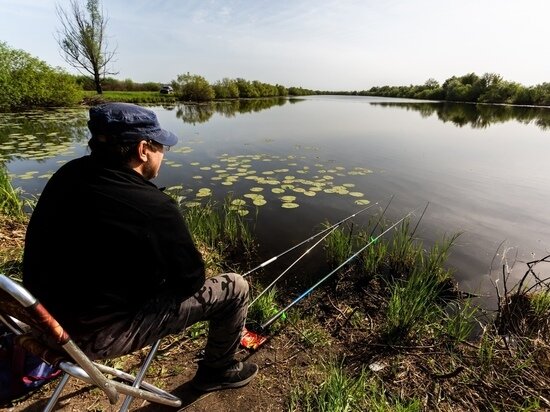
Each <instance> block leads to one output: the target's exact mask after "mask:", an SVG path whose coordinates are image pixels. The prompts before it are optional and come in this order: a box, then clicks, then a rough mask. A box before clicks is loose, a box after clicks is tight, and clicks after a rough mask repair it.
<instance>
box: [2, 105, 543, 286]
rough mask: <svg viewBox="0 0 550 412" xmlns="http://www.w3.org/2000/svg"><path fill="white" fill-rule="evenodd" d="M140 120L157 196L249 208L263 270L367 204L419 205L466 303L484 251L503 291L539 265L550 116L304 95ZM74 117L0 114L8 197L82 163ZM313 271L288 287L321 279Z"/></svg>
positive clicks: (482, 275) (483, 282) (427, 237)
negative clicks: (173, 140)
mask: <svg viewBox="0 0 550 412" xmlns="http://www.w3.org/2000/svg"><path fill="white" fill-rule="evenodd" d="M153 109H154V110H155V111H156V112H157V114H158V116H159V119H160V121H161V124H162V125H163V127H165V128H167V129H169V130H172V131H174V132H175V133H176V134H177V135H178V136H179V137H180V142H179V144H178V145H177V146H176V147H175V148H173V150H171V151H170V152H169V153H167V154H166V156H165V164H164V165H163V168H162V170H161V175H160V176H159V177H158V178H157V179H156V183H157V184H158V185H159V186H167V187H168V188H172V190H177V191H178V193H180V194H181V196H182V198H183V197H184V199H183V202H191V203H190V205H192V204H193V203H194V202H197V201H205V199H208V198H210V196H209V194H211V196H212V197H213V198H216V199H222V198H224V197H225V196H226V195H227V194H228V193H231V194H232V196H233V198H235V199H240V200H241V201H242V202H241V203H243V202H244V206H242V207H243V210H248V211H250V213H249V215H248V216H252V217H253V216H254V215H255V213H256V212H255V211H256V209H257V210H258V213H259V214H258V220H257V223H256V233H257V237H258V240H259V242H260V245H261V253H262V254H263V255H264V256H265V258H269V257H271V256H274V255H276V254H279V253H280V252H282V251H283V250H285V249H286V248H288V247H290V246H292V245H293V244H295V243H296V242H298V241H299V240H302V239H304V238H306V237H308V236H310V235H312V234H313V233H315V231H317V230H319V228H320V226H319V225H320V223H321V222H323V221H325V220H327V219H328V220H329V221H331V222H336V221H338V220H340V219H341V218H343V217H345V216H347V215H350V214H351V213H353V212H355V211H357V210H359V209H361V208H364V207H365V206H362V204H364V203H366V202H367V201H370V202H372V203H374V202H380V207H374V208H373V209H372V212H373V213H372V214H375V212H376V211H379V210H380V209H381V208H383V207H385V205H386V204H387V202H388V200H389V199H390V198H391V197H392V196H394V199H393V201H392V203H391V204H390V207H389V208H388V211H387V212H386V217H387V218H389V219H392V220H397V219H399V218H400V217H402V216H403V215H405V214H406V213H407V212H409V211H410V210H412V209H414V208H418V207H419V208H420V210H419V212H418V213H416V216H417V217H419V216H420V214H421V210H422V208H423V207H424V206H425V205H426V204H427V203H428V202H429V207H428V209H427V212H426V214H425V216H424V218H423V219H422V222H421V224H420V226H419V228H418V230H417V233H416V234H417V236H418V237H420V238H421V239H423V240H424V242H425V244H426V246H430V245H431V244H432V243H433V241H435V240H439V239H441V238H442V236H444V235H445V234H447V235H450V234H453V233H456V232H463V233H462V235H461V236H460V238H459V241H458V244H457V245H456V246H455V247H454V248H453V249H452V255H451V258H450V260H449V264H450V265H452V266H453V267H454V268H456V272H455V275H456V278H457V280H458V281H459V283H460V285H461V287H462V288H463V289H465V290H468V291H471V292H477V293H479V292H482V293H489V294H491V295H494V287H493V286H492V283H491V279H495V278H496V275H497V273H499V272H500V270H496V271H493V273H491V271H490V265H491V262H492V260H493V257H494V256H495V254H496V253H497V250H498V253H499V255H498V256H497V257H496V258H495V262H496V263H495V265H496V266H498V267H499V268H500V265H501V262H500V257H501V255H502V251H503V249H504V248H509V251H508V256H509V257H510V260H509V263H512V262H513V261H514V259H515V260H517V261H518V262H517V263H516V264H515V266H514V269H513V276H514V278H517V277H518V276H520V275H522V274H523V273H524V272H525V270H526V266H525V264H524V263H521V262H522V261H523V262H525V261H531V260H534V259H537V258H541V257H543V256H545V255H546V254H548V253H550V214H549V213H548V211H547V208H548V205H549V204H550V190H549V189H548V188H549V187H550V162H548V154H549V153H550V108H539V109H534V108H510V107H505V106H477V108H476V106H474V105H459V104H454V105H443V104H440V103H427V102H424V103H421V102H418V101H407V100H397V99H379V98H368V97H336V96H334V97H331V96H319V97H317V96H313V97H307V98H304V99H299V100H291V101H288V100H284V99H283V100H275V101H268V100H266V101H256V102H253V101H250V102H241V103H239V105H237V106H236V105H235V104H229V103H227V104H219V105H205V106H171V107H154V108H153ZM86 118H87V112H86V110H84V109H82V110H64V111H47V112H30V113H26V114H17V115H16V114H0V161H2V162H4V163H5V164H6V165H7V168H8V171H9V173H10V174H11V175H12V178H13V180H12V182H13V184H14V186H16V187H21V188H22V189H23V190H24V191H25V192H26V193H27V194H32V195H38V194H39V193H40V191H41V190H42V188H43V186H44V184H45V183H46V181H47V179H48V177H49V176H50V175H51V173H53V172H54V171H55V170H57V168H59V166H60V165H61V164H62V163H63V162H66V161H67V160H69V159H71V158H74V157H77V156H80V155H82V154H84V153H86V141H87V138H88V134H87V129H86V127H85V125H86ZM67 195H68V196H70V194H67ZM245 195H246V196H245ZM254 203H255V204H256V205H258V206H254ZM369 212H370V211H369ZM368 218H369V216H368V215H367V214H366V213H365V214H364V216H363V215H362V216H360V217H359V218H358V219H356V220H355V224H357V225H361V224H365V223H366V221H367V219H368ZM414 222H415V220H414V219H413V224H414ZM502 242H504V243H503V247H501V248H500V249H498V248H499V245H500V244H501V243H502ZM301 252H303V250H302V251H300V252H298V253H296V254H295V256H294V257H297V256H299V254H300V253H301ZM291 261H292V257H289V260H288V261H287V262H286V264H287V265H288V264H290V262H291ZM317 261H318V259H311V258H310V259H307V260H304V262H301V263H300V265H297V266H296V270H295V271H294V272H295V273H294V274H292V275H290V274H289V275H290V276H291V277H294V278H301V277H303V276H306V275H307V276H310V275H311V277H315V276H317V275H319V274H324V273H323V268H321V267H320V266H319V265H318V264H316V263H315V262H317ZM281 264H282V263H281ZM284 267H285V266H282V269H284ZM282 269H281V268H280V267H278V268H276V267H275V266H274V267H273V268H272V269H271V272H272V274H275V272H276V271H277V270H282ZM306 286H309V283H308V285H306Z"/></svg>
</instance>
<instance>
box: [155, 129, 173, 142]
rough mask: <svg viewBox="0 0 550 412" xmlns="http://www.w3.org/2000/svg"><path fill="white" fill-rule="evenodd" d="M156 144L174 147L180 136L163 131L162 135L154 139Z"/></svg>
mask: <svg viewBox="0 0 550 412" xmlns="http://www.w3.org/2000/svg"><path fill="white" fill-rule="evenodd" d="M152 139H153V140H154V141H155V142H157V143H160V144H163V145H166V146H174V145H175V144H176V143H177V142H178V140H179V139H178V136H176V135H175V134H174V133H172V132H169V131H168V130H164V129H161V131H160V134H158V135H157V136H155V137H154V138H152Z"/></svg>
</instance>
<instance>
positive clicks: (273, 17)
mask: <svg viewBox="0 0 550 412" xmlns="http://www.w3.org/2000/svg"><path fill="white" fill-rule="evenodd" d="M78 1H79V2H84V0H78ZM69 3H70V0H57V1H56V0H0V41H3V42H5V43H7V44H8V46H10V47H12V48H15V49H22V50H25V51H26V52H28V53H30V54H31V55H33V56H34V57H38V58H39V59H41V60H44V61H45V62H46V63H48V64H49V65H51V66H59V67H62V68H64V69H66V70H67V71H69V72H71V73H76V71H75V70H74V69H72V68H71V67H70V66H69V65H68V64H67V63H66V62H65V61H64V60H63V58H62V57H61V55H60V51H59V47H58V45H57V42H56V32H57V30H58V29H59V28H60V24H59V18H58V16H57V14H56V4H58V5H60V6H61V7H68V5H69ZM101 4H102V7H103V11H104V14H105V15H106V16H107V17H108V25H107V35H108V42H109V46H110V49H114V48H116V57H115V59H116V61H114V62H113V64H112V70H113V71H116V72H118V74H117V75H115V76H113V77H116V78H118V79H128V78H129V79H132V80H133V81H135V82H147V81H154V82H161V83H168V82H170V81H171V80H174V79H175V78H176V77H177V76H178V75H179V74H183V73H188V72H189V73H191V74H197V75H200V76H203V77H204V78H206V80H207V81H208V82H210V83H215V82H216V81H218V80H222V79H223V78H231V79H235V78H244V79H246V80H250V81H252V80H259V81H261V82H265V83H270V84H281V85H284V86H286V87H291V86H295V87H304V88H308V89H314V90H323V91H326V90H333V91H339V90H345V91H353V90H367V89H369V88H371V87H373V86H384V85H391V86H399V85H410V84H423V83H424V82H425V81H426V80H427V79H429V78H433V79H435V80H437V81H438V82H440V83H442V82H443V81H445V80H446V79H447V78H449V77H451V76H454V75H456V76H461V75H464V74H467V73H471V72H474V73H476V74H478V75H482V74H484V73H497V74H499V75H501V76H502V77H503V78H504V79H505V80H509V81H515V82H518V83H521V84H523V85H524V86H532V85H536V84H540V83H543V82H550V47H549V44H550V23H549V19H550V0H456V1H455V0H240V1H238V0H226V1H222V0H102V2H101Z"/></svg>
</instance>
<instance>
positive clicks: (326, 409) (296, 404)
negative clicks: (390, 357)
mask: <svg viewBox="0 0 550 412" xmlns="http://www.w3.org/2000/svg"><path fill="white" fill-rule="evenodd" d="M324 375H325V378H324V380H323V382H322V383H321V384H320V385H312V384H308V383H302V384H301V385H300V386H299V387H298V388H296V389H294V390H293V391H292V392H291V395H290V405H289V410H291V411H304V412H337V411H338V412H347V411H366V410H369V409H366V393H367V392H366V389H367V387H366V374H365V372H364V371H361V372H360V373H359V375H358V376H350V375H348V374H347V373H346V372H345V371H344V369H343V367H342V364H341V363H338V362H329V363H328V364H327V365H326V366H325V371H324Z"/></svg>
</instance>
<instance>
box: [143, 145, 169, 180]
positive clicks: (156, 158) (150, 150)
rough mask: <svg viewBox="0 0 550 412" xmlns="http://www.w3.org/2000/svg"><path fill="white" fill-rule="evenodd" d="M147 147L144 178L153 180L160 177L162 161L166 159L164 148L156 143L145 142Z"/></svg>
mask: <svg viewBox="0 0 550 412" xmlns="http://www.w3.org/2000/svg"><path fill="white" fill-rule="evenodd" d="M144 143H145V145H146V152H147V161H146V162H145V163H144V164H143V169H142V170H143V177H145V179H147V180H151V179H153V178H155V177H157V176H158V174H159V170H160V165H161V164H162V159H164V146H163V145H161V144H160V143H157V142H155V141H152V140H149V141H146V142H144Z"/></svg>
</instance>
